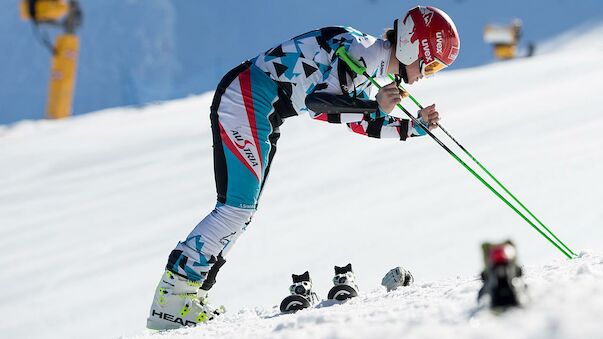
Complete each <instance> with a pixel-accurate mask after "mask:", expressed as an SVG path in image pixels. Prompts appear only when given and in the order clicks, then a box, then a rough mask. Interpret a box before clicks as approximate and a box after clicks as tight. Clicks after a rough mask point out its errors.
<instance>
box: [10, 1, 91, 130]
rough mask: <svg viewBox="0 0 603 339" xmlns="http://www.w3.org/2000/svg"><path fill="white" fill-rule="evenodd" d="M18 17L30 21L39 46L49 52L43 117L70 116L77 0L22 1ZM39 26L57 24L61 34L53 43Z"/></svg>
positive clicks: (78, 14)
mask: <svg viewBox="0 0 603 339" xmlns="http://www.w3.org/2000/svg"><path fill="white" fill-rule="evenodd" d="M21 18H22V19H23V20H26V21H31V22H32V23H33V24H34V29H35V30H36V32H37V35H38V37H40V40H41V42H42V43H43V45H44V46H45V47H46V48H47V49H48V50H49V51H50V52H51V54H52V63H51V70H50V85H49V89H48V103H47V109H46V116H47V117H48V118H51V119H59V118H65V117H68V116H70V115H71V110H72V104H73V92H74V88H75V78H76V69H77V59H78V54H79V38H78V36H77V35H76V34H75V31H76V29H77V28H79V26H80V25H81V22H82V10H81V8H80V5H79V3H78V1H77V0H70V1H69V2H66V1H64V0H22V1H21ZM42 27H59V28H62V30H63V33H62V34H60V35H58V36H57V38H56V42H55V43H54V44H53V43H52V42H51V41H50V40H49V39H48V32H44V33H45V34H41V32H40V31H41V29H42Z"/></svg>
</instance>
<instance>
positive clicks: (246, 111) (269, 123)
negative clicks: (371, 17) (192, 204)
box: [166, 27, 425, 290]
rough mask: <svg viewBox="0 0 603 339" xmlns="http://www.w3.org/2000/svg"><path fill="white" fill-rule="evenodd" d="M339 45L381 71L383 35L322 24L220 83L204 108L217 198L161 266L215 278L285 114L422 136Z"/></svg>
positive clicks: (207, 282) (259, 184) (257, 188)
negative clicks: (386, 106)
mask: <svg viewBox="0 0 603 339" xmlns="http://www.w3.org/2000/svg"><path fill="white" fill-rule="evenodd" d="M340 46H343V47H344V48H345V49H346V50H347V51H348V53H349V54H350V55H351V56H352V57H353V58H355V59H356V60H358V61H359V62H361V63H363V65H364V66H366V69H367V72H368V74H370V75H372V76H374V77H376V78H381V77H385V76H387V73H386V72H387V68H388V64H389V60H390V53H391V46H390V43H389V42H388V41H386V40H382V39H376V38H374V37H372V36H369V35H367V34H364V33H361V32H359V31H357V30H355V29H353V28H350V27H325V28H321V29H317V30H313V31H310V32H307V33H304V34H302V35H299V36H297V37H295V38H293V39H291V40H288V41H286V42H284V43H281V44H279V45H277V46H275V47H273V48H271V49H269V50H267V51H266V52H264V53H262V54H260V55H258V56H256V57H254V58H252V59H251V60H248V61H245V62H244V63H242V64H241V65H239V66H237V67H235V68H234V69H232V70H231V71H230V72H228V73H227V74H226V75H225V76H224V78H223V79H222V80H221V81H220V83H219V84H218V86H217V89H216V92H215V95H214V99H213V103H212V105H211V112H210V119H211V128H212V134H213V152H214V172H215V173H214V174H215V180H216V189H217V193H218V198H217V200H218V201H217V204H216V206H215V208H214V209H213V211H211V212H210V213H209V215H207V216H206V217H205V218H204V219H203V220H202V221H201V222H199V224H198V225H197V226H196V227H195V228H194V229H193V230H192V232H191V233H190V234H189V235H188V237H187V238H186V239H185V240H184V241H181V242H179V243H178V245H177V246H176V248H175V249H174V250H173V251H172V252H171V254H170V257H169V259H168V263H167V266H166V269H167V270H169V271H172V272H173V273H175V274H178V275H180V276H182V277H184V278H186V279H188V280H192V281H199V282H202V283H203V284H202V287H201V288H202V289H203V290H209V289H210V288H211V286H212V285H213V284H214V283H215V277H216V274H217V271H218V270H219V269H220V267H221V266H222V265H223V264H224V262H225V260H224V256H226V254H227V253H228V251H229V250H230V249H231V247H232V245H233V244H234V242H235V241H236V240H237V238H238V237H239V236H240V235H241V233H242V232H243V231H244V230H245V229H246V227H247V225H248V224H249V222H250V221H251V217H252V215H253V213H254V212H255V211H256V208H257V205H258V199H259V197H260V193H261V191H262V189H263V187H264V184H265V183H266V179H267V177H268V173H269V170H270V164H271V162H272V159H273V158H274V154H275V153H276V143H277V140H278V138H279V136H280V132H279V126H280V125H281V124H282V123H283V120H284V119H286V118H289V117H292V116H296V115H302V114H309V115H310V117H312V118H313V119H316V120H320V121H326V122H329V123H337V124H344V123H345V124H347V126H348V127H349V128H350V129H351V130H352V131H353V132H355V133H358V134H361V135H365V136H368V137H374V138H385V137H387V138H398V139H399V140H406V138H407V137H409V136H419V135H424V134H425V131H424V130H423V129H422V128H420V127H417V128H415V126H414V124H413V122H412V121H410V120H406V119H399V118H396V117H393V116H390V115H388V114H386V113H384V112H382V111H381V110H379V108H378V104H377V102H376V101H374V100H369V99H370V98H374V96H375V95H376V92H377V91H376V88H375V87H374V86H371V83H370V82H369V81H368V79H366V78H365V77H362V76H357V75H356V74H354V73H353V72H352V71H351V70H350V69H349V67H348V66H347V65H346V64H345V63H344V62H343V61H341V60H340V59H339V58H338V57H337V56H336V55H335V50H336V49H337V48H339V47H340Z"/></svg>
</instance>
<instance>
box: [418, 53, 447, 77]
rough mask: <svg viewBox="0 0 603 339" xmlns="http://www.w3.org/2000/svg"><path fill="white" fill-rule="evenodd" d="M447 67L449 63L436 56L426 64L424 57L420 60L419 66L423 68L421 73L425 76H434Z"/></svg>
mask: <svg viewBox="0 0 603 339" xmlns="http://www.w3.org/2000/svg"><path fill="white" fill-rule="evenodd" d="M446 67H448V65H446V64H445V63H444V62H442V61H441V60H439V59H438V58H434V59H433V60H432V61H431V62H430V63H428V64H425V62H424V61H423V59H421V60H420V61H419V68H420V69H421V74H423V76H426V77H428V76H432V75H434V74H436V73H437V72H439V71H441V70H443V69H444V68H446Z"/></svg>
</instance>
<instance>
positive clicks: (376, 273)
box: [0, 27, 603, 338]
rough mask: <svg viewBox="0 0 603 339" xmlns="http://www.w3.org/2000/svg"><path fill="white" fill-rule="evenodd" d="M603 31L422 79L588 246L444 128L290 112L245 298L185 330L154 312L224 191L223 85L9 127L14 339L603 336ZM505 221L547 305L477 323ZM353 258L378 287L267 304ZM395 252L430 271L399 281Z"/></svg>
mask: <svg viewBox="0 0 603 339" xmlns="http://www.w3.org/2000/svg"><path fill="white" fill-rule="evenodd" d="M601 34H603V27H600V28H599V29H595V30H593V31H591V32H589V33H585V34H584V35H583V36H582V37H580V39H583V41H585V42H588V43H585V44H584V45H583V46H584V47H583V48H582V49H581V51H580V53H575V50H574V49H572V48H569V49H560V50H558V51H556V52H554V53H553V52H551V53H547V54H543V55H539V56H537V57H534V58H531V59H523V60H514V61H509V62H505V63H498V64H492V65H488V66H483V67H479V68H473V69H466V70H457V71H451V72H446V73H445V74H441V75H439V76H437V77H435V79H430V80H426V81H423V82H421V83H419V84H418V85H414V86H413V88H412V90H413V93H414V94H416V97H417V98H420V99H421V98H422V99H423V100H424V103H425V104H428V103H430V102H431V100H435V98H437V100H436V102H437V104H438V107H439V109H440V111H441V113H442V115H443V121H442V123H443V125H444V126H445V127H446V128H447V129H448V130H449V131H450V132H451V133H453V134H454V135H455V137H457V139H458V140H459V141H460V142H461V143H463V144H464V145H465V146H467V148H469V149H470V150H471V152H472V153H473V154H474V155H475V156H476V157H477V158H478V159H479V160H480V161H481V162H482V163H484V164H485V165H486V166H487V167H488V168H490V169H491V170H492V171H493V172H494V174H495V175H497V177H499V179H501V180H502V181H503V182H504V183H505V184H506V185H507V187H508V188H509V189H510V190H511V191H512V192H514V193H515V194H516V195H517V196H518V197H519V198H520V199H522V201H523V202H524V203H525V204H526V205H527V206H528V207H529V208H531V209H532V211H533V212H534V213H536V215H538V216H539V217H540V218H541V220H543V221H544V222H545V223H546V224H547V225H548V226H549V227H551V228H552V229H554V230H555V231H556V232H557V234H558V235H559V236H560V237H561V238H562V239H564V240H565V241H566V242H567V243H568V244H569V245H570V246H571V247H572V248H573V249H574V250H575V251H583V252H582V255H581V258H579V259H576V260H574V261H567V260H564V259H563V258H562V257H561V255H560V254H559V253H558V252H556V251H555V249H554V248H553V247H552V246H550V245H549V244H547V243H546V242H545V241H544V240H543V239H541V238H540V237H539V236H538V234H537V233H536V232H535V231H534V230H533V229H531V228H530V227H529V226H528V225H527V224H525V222H524V221H523V220H521V219H520V218H519V217H518V216H517V215H515V214H514V213H513V212H512V211H511V210H510V209H509V208H507V207H506V206H504V205H503V204H502V203H501V202H500V201H498V200H497V199H496V198H495V197H494V196H492V194H491V193H490V192H489V191H487V190H486V189H485V188H484V187H482V186H481V185H480V184H479V183H478V182H477V181H476V180H475V179H474V178H473V177H471V176H470V175H469V174H468V173H467V172H466V171H465V170H463V169H462V168H461V167H460V166H459V165H458V164H457V163H456V162H455V161H454V160H452V159H451V158H450V157H449V156H448V155H447V154H446V152H444V151H442V150H440V149H439V148H438V146H437V145H436V144H435V143H434V142H433V141H432V140H430V139H429V138H416V139H413V140H410V141H407V142H405V143H400V142H399V141H395V140H376V139H367V138H363V137H360V136H358V135H355V134H353V133H350V132H348V131H346V129H345V128H343V127H342V126H337V125H327V124H324V123H323V122H318V121H311V120H310V119H308V118H307V117H299V118H294V119H289V120H287V121H286V122H285V125H283V127H282V129H281V131H282V137H281V140H280V141H279V151H278V153H277V156H276V158H275V161H274V164H273V168H272V171H271V178H270V181H269V183H268V185H267V186H266V190H265V193H264V194H263V197H262V201H261V203H260V209H259V211H258V213H257V214H256V216H255V218H254V222H253V223H252V224H251V225H250V227H249V228H248V232H247V233H246V234H245V235H244V236H243V237H242V238H241V239H240V240H239V242H238V243H237V246H236V247H235V249H234V250H233V252H232V253H231V255H230V256H229V257H228V258H227V260H228V263H227V264H226V265H225V266H224V268H223V269H222V271H221V272H220V275H219V277H218V284H217V285H216V286H215V288H214V289H213V290H212V294H211V298H212V300H213V301H214V302H216V303H220V304H224V305H225V306H226V307H227V309H228V310H229V313H228V314H227V316H225V317H224V318H223V319H221V320H218V321H216V322H215V323H213V324H209V325H207V326H201V327H199V328H195V329H186V330H182V331H177V332H174V333H169V334H160V335H149V334H145V332H144V330H143V328H144V326H145V319H146V316H147V312H148V307H149V306H150V302H151V297H152V295H153V292H154V288H155V286H156V283H157V281H158V279H159V277H160V275H161V273H162V270H163V266H164V265H165V261H166V259H167V255H168V254H169V251H170V250H171V249H172V248H173V247H174V245H175V244H176V243H177V241H178V240H180V239H182V238H184V237H185V236H186V235H187V234H188V232H189V231H190V229H191V228H192V227H193V226H194V225H195V224H196V223H197V222H198V221H199V220H200V219H201V218H202V217H204V216H205V215H206V213H208V212H209V211H210V210H211V209H212V207H213V205H214V201H215V192H214V179H213V172H212V167H213V164H212V159H211V133H210V130H209V119H208V111H209V105H210V102H211V98H212V94H211V93H207V94H204V95H200V96H197V97H190V98H186V99H182V100H177V101H173V102H168V103H163V104H156V105H151V106H148V107H145V108H144V109H134V108H120V109H112V110H106V111H101V112H97V113H94V114H89V115H85V116H79V117H75V118H73V119H70V120H63V121H35V122H34V121H25V122H20V123H17V124H15V125H13V126H1V125H0V164H1V166H0V188H1V190H0V264H1V265H2V268H3V269H2V270H1V271H0V281H2V282H4V285H3V286H2V287H3V288H2V290H3V291H4V294H3V296H2V298H1V299H0V319H2V321H0V333H1V336H2V338H82V337H86V338H107V337H110V338H115V337H118V336H122V335H125V336H134V337H151V338H161V337H165V336H168V337H169V336H174V337H191V338H193V337H195V338H196V337H201V336H203V335H206V334H207V335H209V336H213V335H217V334H219V335H225V336H227V337H243V336H245V335H249V336H255V337H272V336H274V337H287V338H297V337H304V338H305V337H318V338H344V337H345V338H347V337H399V336H402V335H406V334H411V335H412V336H413V337H428V338H436V337H437V338H441V337H452V336H454V337H458V338H483V337H485V336H488V337H493V338H498V337H500V338H502V337H505V338H508V337H520V338H577V337H580V338H601V337H603V327H601V326H600V325H599V323H600V314H601V311H602V310H601V308H602V305H603V300H602V299H601V298H602V294H601V286H603V284H602V283H603V281H602V280H603V278H602V275H603V273H602V265H603V254H602V253H601V252H600V250H601V248H602V245H603V227H601V226H602V225H601V220H603V210H602V209H601V203H600V201H601V197H602V196H603V185H601V179H600V173H603V153H602V152H601V150H602V149H603V137H602V136H601V132H600V131H601V129H602V128H603V115H602V114H601V109H600V107H602V105H603V97H602V96H601V95H600V91H601V80H600V79H601V78H602V77H603V65H601V64H600V63H596V62H593V60H600V59H601V57H602V56H603V45H602V42H601V40H600V38H599V39H597V37H600V36H601ZM405 104H406V105H407V106H408V107H411V105H410V103H405ZM437 134H438V136H440V137H441V138H442V139H443V140H444V136H443V134H442V133H441V132H440V131H438V132H437ZM450 144H451V143H450ZM506 238H512V239H513V240H514V241H515V242H516V243H517V244H518V247H519V251H520V252H519V253H520V259H521V262H522V263H524V264H526V265H527V267H528V268H527V273H528V283H529V285H530V288H531V290H532V292H533V297H534V303H533V306H532V307H530V308H528V309H526V310H522V311H517V312H513V313H510V314H508V315H505V316H504V317H502V318H501V320H499V319H498V318H497V319H494V318H492V317H489V316H488V315H484V316H478V317H477V319H474V320H470V319H469V317H470V314H471V312H472V308H473V307H474V306H475V303H474V301H475V299H474V298H475V296H476V294H477V289H478V287H479V284H478V282H477V281H475V277H476V274H477V273H478V272H479V270H480V269H481V262H480V253H479V244H480V243H481V242H482V241H484V240H489V241H497V240H503V239H506ZM589 249H590V250H589ZM348 262H351V263H352V264H353V266H354V270H355V271H356V274H357V278H358V283H359V285H360V288H361V289H362V291H363V292H365V293H366V294H363V296H362V297H361V298H359V299H357V300H353V301H350V302H349V303H347V304H345V305H342V306H337V305H336V306H332V307H326V308H322V309H316V310H308V311H305V312H301V313H299V314H296V315H287V316H281V317H273V318H267V317H269V316H270V315H273V314H274V310H273V309H272V307H273V306H274V305H276V304H278V303H279V302H280V300H281V299H282V298H283V297H284V296H285V295H286V294H287V292H288V291H287V289H288V286H289V284H290V274H291V273H301V272H303V271H305V270H309V271H310V273H311V276H312V278H313V280H314V282H315V286H316V288H317V292H319V294H321V295H323V296H324V295H325V294H326V292H327V291H328V288H329V287H330V284H331V282H330V281H331V278H332V273H333V272H332V269H333V265H344V264H347V263H348ZM397 265H403V266H405V267H407V268H408V269H410V270H411V271H412V272H413V274H414V275H415V278H416V280H417V283H416V285H415V286H414V287H410V288H408V289H405V290H403V291H399V292H395V293H391V294H385V292H384V291H383V290H380V287H379V283H380V280H381V277H382V276H383V274H384V273H385V272H386V271H387V270H389V269H390V268H392V267H394V266H397ZM233 324H234V325H233Z"/></svg>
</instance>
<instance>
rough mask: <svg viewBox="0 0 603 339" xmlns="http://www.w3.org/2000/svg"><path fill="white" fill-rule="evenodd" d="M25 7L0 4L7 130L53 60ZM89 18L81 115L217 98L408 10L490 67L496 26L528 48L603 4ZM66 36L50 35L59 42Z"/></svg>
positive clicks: (160, 1)
mask: <svg viewBox="0 0 603 339" xmlns="http://www.w3.org/2000/svg"><path fill="white" fill-rule="evenodd" d="M19 1H20V0H10V1H8V0H5V1H0V46H2V47H3V51H4V52H3V53H0V74H1V75H2V76H1V77H0V124H6V123H9V122H14V121H18V120H23V119H40V118H42V117H43V116H44V112H45V108H46V107H45V105H46V93H47V86H48V78H49V76H50V71H49V70H50V55H49V53H48V51H47V50H45V49H44V48H43V47H42V46H41V45H40V43H39V41H37V38H36V35H34V34H33V31H32V27H31V23H30V22H24V21H21V20H20V18H19V11H18V10H19V8H18V2H19ZM80 3H81V5H82V8H83V11H84V21H83V26H82V28H81V29H80V30H79V31H78V35H79V36H80V38H81V49H80V58H79V63H78V77H77V81H76V90H75V100H74V113H75V114H81V113H86V112H91V111H96V110H99V109H104V108H107V107H116V106H125V105H141V104H145V103H149V102H153V101H157V100H167V99H174V98H181V97H184V96H187V95H190V94H198V93H203V92H205V91H209V90H213V89H214V88H215V85H216V83H217V82H218V81H219V79H220V78H221V77H222V75H223V74H224V73H225V72H226V71H227V70H229V69H230V68H232V67H233V66H234V65H236V64H238V63H240V62H241V61H243V60H245V59H247V58H251V57H253V56H255V55H257V54H258V53H259V52H260V51H265V50H266V49H268V48H270V47H271V46H273V45H275V44H276V43H278V42H280V41H283V40H286V39H289V38H291V37H293V36H296V35H298V34H301V33H303V32H307V31H309V30H312V29H315V28H317V27H323V26H332V25H347V26H353V27H355V28H357V29H359V30H361V31H362V32H366V33H368V34H372V35H380V34H381V33H382V32H383V30H384V29H385V28H387V27H389V26H390V25H391V24H392V23H393V20H394V19H395V18H396V17H398V16H401V15H402V14H403V13H404V12H405V11H406V10H407V9H408V8H410V7H412V6H414V5H417V4H422V5H434V6H438V7H441V8H443V9H444V10H446V12H447V13H448V14H450V16H451V17H452V18H453V19H454V21H455V22H456V25H457V27H458V30H459V33H460V35H461V40H462V50H461V54H460V56H459V58H458V60H457V61H456V62H455V64H454V65H453V66H452V67H453V68H459V67H471V66H476V65H481V64H484V63H486V62H489V61H491V60H492V50H491V48H490V46H488V45H486V44H485V43H484V42H483V38H482V33H483V28H484V26H485V25H486V24H487V23H489V22H498V23H500V24H507V23H509V22H510V20H511V19H512V18H514V17H519V18H521V19H522V20H523V21H524V35H523V41H524V43H522V47H525V44H526V43H528V42H534V41H536V42H537V41H542V40H543V39H549V38H551V37H553V36H555V35H557V34H560V33H561V32H564V31H566V30H568V29H570V28H572V27H576V26H581V25H584V24H585V23H589V22H590V23H592V21H595V22H596V21H598V20H602V19H603V2H602V1H599V0H580V1H574V0H530V1H523V0H506V1H488V2H484V1H482V0H462V1H460V0H457V1H450V0H435V1H418V2H409V1H382V0H381V1H380V0H346V1H324V0H303V1H273V0H255V1H232V0H231V1H199V0H178V1H165V0H128V1H124V0H81V1H80ZM57 33H58V31H57V30H51V37H54V36H55V35H56V34H57Z"/></svg>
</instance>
